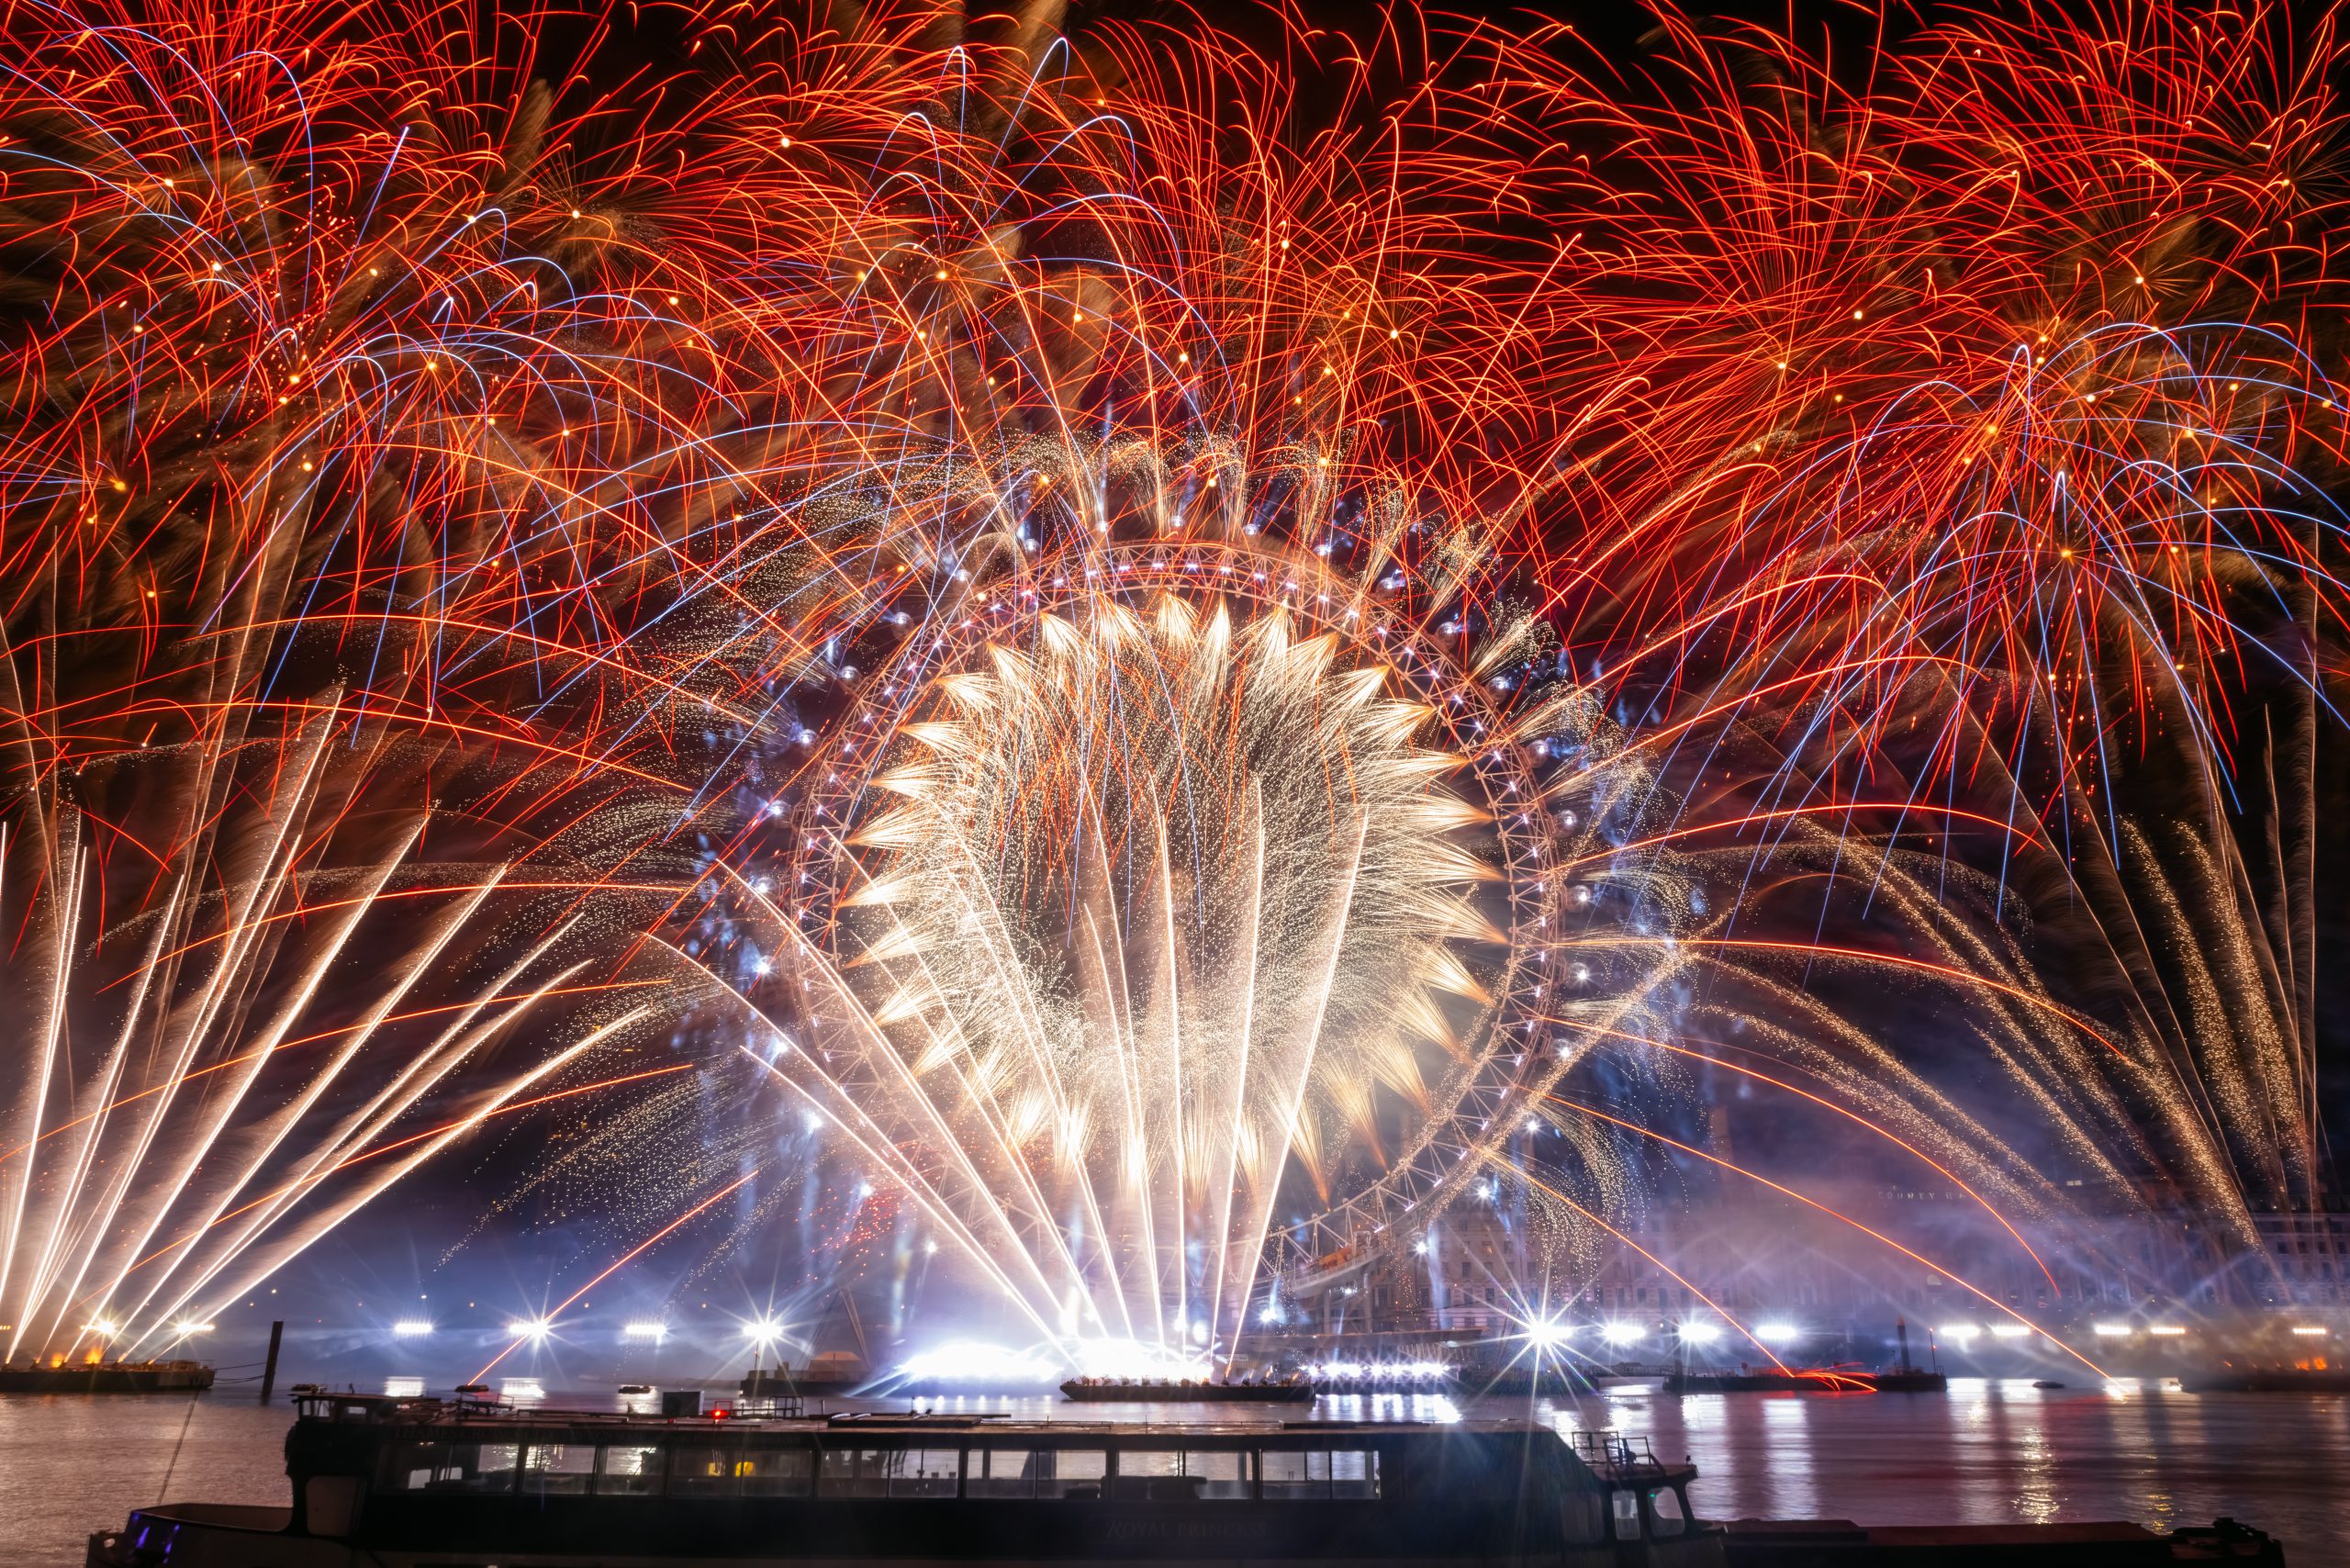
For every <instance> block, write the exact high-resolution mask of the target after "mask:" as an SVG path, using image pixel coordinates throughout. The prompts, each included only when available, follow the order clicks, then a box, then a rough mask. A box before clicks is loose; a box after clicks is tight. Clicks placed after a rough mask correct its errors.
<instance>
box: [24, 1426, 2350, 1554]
mask: <svg viewBox="0 0 2350 1568" xmlns="http://www.w3.org/2000/svg"><path fill="white" fill-rule="evenodd" d="M435 1392H441V1393H446V1392H447V1391H446V1390H445V1389H436V1390H435ZM623 1397H625V1398H626V1399H627V1401H628V1405H629V1407H631V1408H640V1407H642V1408H657V1395H655V1394H643V1395H628V1396H622V1395H620V1394H616V1393H615V1392H613V1390H612V1387H611V1385H610V1384H606V1385H605V1386H604V1387H603V1388H602V1389H599V1390H596V1391H592V1392H588V1393H572V1392H566V1391H560V1390H556V1391H550V1393H549V1394H548V1396H547V1399H546V1403H547V1404H548V1405H550V1406H556V1407H574V1408H585V1409H599V1410H610V1409H615V1408H619V1407H621V1401H622V1399H623ZM250 1401H251V1395H250V1394H237V1393H233V1392H227V1391H216V1392H215V1393H214V1394H207V1395H206V1396H204V1397H202V1398H199V1399H197V1400H196V1401H194V1402H193V1406H191V1402H190V1401H188V1400H185V1399H183V1398H179V1397H176V1396H173V1395H163V1394H158V1395H154V1396H151V1397H139V1396H130V1395H126V1396H121V1397H117V1398H108V1399H77V1398H73V1397H65V1396H55V1395H50V1396H32V1397H25V1396H9V1397H6V1398H0V1541H5V1542H6V1543H7V1546H6V1551H5V1553H0V1555H5V1557H6V1563H7V1568H75V1565H78V1564H79V1563H80V1562H81V1561H82V1551H83V1541H84V1538H85V1536H86V1535H87V1534H88V1532H90V1531H91V1530H94V1529H101V1528H104V1527H106V1526H111V1525H118V1524H120V1523H121V1522H122V1520H123V1518H124V1516H125V1515H126V1514H127V1513H128V1512H129V1510H130V1509H131V1508H133V1507H137V1506H142V1505H145V1504H151V1503H153V1502H155V1501H156V1500H157V1493H158V1491H159V1489H161V1488H162V1481H163V1475H164V1473H165V1470H166V1467H167V1466H170V1467H172V1480H171V1483H170V1486H169V1492H170V1495H172V1496H173V1497H174V1498H182V1499H189V1500H202V1501H206V1502H220V1503H276V1504H281V1505H282V1504H283V1503H284V1502H285V1462H284V1460H283V1458H282V1448H281V1445H282V1443H283V1441H284V1439H285V1426H286V1423H287V1421H288V1420H289V1419H290V1418H291V1416H292V1413H291V1411H290V1410H288V1409H287V1407H286V1406H285V1405H284V1404H283V1403H280V1404H278V1405H276V1406H271V1407H269V1408H261V1407H257V1406H254V1405H253V1404H252V1403H251V1402H250ZM870 1403H872V1402H868V1401H834V1402H830V1404H831V1406H832V1407H834V1408H841V1407H844V1406H853V1405H869V1404H870ZM924 1403H925V1404H926V1405H927V1406H930V1407H931V1408H934V1409H940V1408H943V1409H948V1410H964V1411H978V1410H1007V1411H1010V1412H1011V1413H1013V1414H1014V1415H1016V1416H1018V1417H1024V1418H1029V1419H1050V1420H1061V1421H1104V1420H1108V1421H1135V1420H1141V1419H1146V1418H1155V1419H1158V1420H1160V1421H1166V1422H1170V1423H1179V1424H1197V1423H1203V1422H1229V1421H1247V1422H1264V1423H1275V1422H1279V1421H1281V1420H1284V1419H1295V1418H1297V1417H1300V1416H1302V1415H1304V1414H1306V1412H1305V1411H1304V1410H1303V1409H1301V1408H1300V1407H1298V1406H1215V1405H1174V1406H1149V1407H1146V1406H1116V1405H1088V1406H1071V1405H1068V1404H1064V1403H1063V1402H1061V1401H1060V1400H1059V1399H1057V1398H1055V1397H1052V1396H1049V1395H1031V1396H1027V1397H1024V1398H1016V1399H1005V1398H988V1397H984V1396H975V1395H961V1396H956V1397H951V1398H946V1399H934V1400H928V1401H925V1402H924ZM889 1407H890V1408H893V1409H903V1408H905V1407H906V1403H905V1402H903V1401H900V1402H895V1403H893V1404H891V1405H890V1406H889ZM1311 1414H1312V1415H1314V1416H1315V1417H1322V1418H1326V1419H1340V1420H1360V1419H1380V1420H1386V1419H1396V1418H1402V1419H1409V1420H1432V1421H1433V1420H1452V1419H1458V1418H1460V1417H1463V1416H1468V1417H1504V1418H1508V1417H1517V1418H1523V1417H1527V1416H1532V1417H1535V1418H1536V1419H1539V1420H1541V1421H1544V1422H1547V1423H1549V1424H1550V1425H1552V1426H1554V1427H1557V1428H1559V1429H1560V1430H1561V1431H1563V1432H1569V1433H1572V1432H1575V1431H1580V1430H1613V1431H1616V1432H1618V1433H1621V1434H1623V1435H1625V1436H1628V1437H1639V1438H1646V1439H1649V1441H1650V1442H1651V1444H1652V1445H1653V1447H1654V1448H1655V1450H1656V1451H1657V1452H1658V1453H1659V1454H1661V1455H1664V1456H1667V1457H1670V1458H1673V1459H1678V1458H1680V1457H1681V1456H1683V1455H1684V1454H1686V1455H1687V1456H1689V1457H1690V1458H1691V1459H1692V1460H1694V1461H1695V1462H1696V1465H1697V1467H1698V1473H1699V1476H1700V1479H1699V1481H1698V1483H1697V1486H1696V1490H1695V1502H1696V1504H1697V1506H1698V1507H1699V1509H1700V1511H1701V1512H1702V1513H1704V1514H1705V1515H1707V1517H1710V1518H1852V1519H1856V1520H1859V1521H1861V1522H1863V1523H1864V1524H1932V1523H1967V1524H1997V1523H2009V1522H2015V1521H2050V1520H2058V1519H2134V1520H2136V1521H2138V1522H2140V1523H2143V1524H2146V1525H2149V1526H2153V1527H2154V1528H2157V1529H2170V1528H2173V1527H2176V1526H2178V1525H2182V1524H2205V1523H2208V1522H2210V1520H2211V1519H2212V1518H2216V1517H2218V1516H2219V1515H2221V1514H2230V1515H2233V1516H2234V1517H2236V1518H2241V1519H2244V1520H2245V1521H2246V1522H2248V1523H2251V1524H2255V1525H2257V1526H2259V1527H2260V1528H2261V1529H2266V1530H2267V1531H2269V1532H2270V1533H2271V1534H2273V1535H2277V1536H2279V1537H2281V1538H2282V1539H2283V1540H2284V1541H2285V1543H2286V1550H2287V1553H2288V1561H2289V1562H2292V1563H2293V1564H2294V1568H2309V1565H2311V1564H2316V1563H2324V1562H2345V1561H2350V1510H2345V1509H2344V1508H2343V1506H2342V1503H2341V1496H2340V1492H2341V1485H2342V1478H2343V1477H2344V1476H2345V1475H2350V1396H2343V1395H2325V1394H2314V1395H2299V1394H2179V1393H2176V1392H2167V1391H2165V1390H2163V1389H2162V1388H2160V1387H2159V1386H2154V1387H2149V1388H2129V1387H2114V1388H2110V1389H2109V1387H2108V1386H2106V1385H2101V1384H2084V1385H2081V1386H2076V1387H2073V1388H2068V1389H2036V1388H2033V1387H2032V1386H2031V1384H2030V1383H2028V1382H2025V1381H2021V1380H1999V1381H1997V1382H1992V1381H1986V1380H1980V1379H1960V1380H1953V1383H1952V1389H1951V1392H1950V1394H1948V1395H1936V1394H1706V1395H1697V1396H1691V1397H1687V1398H1681V1399H1675V1398H1671V1397H1667V1396H1665V1395H1662V1394H1651V1393H1645V1392H1623V1391H1616V1392H1610V1393H1608V1394H1602V1395H1594V1396H1588V1397H1585V1398H1583V1399H1581V1400H1574V1399H1563V1398H1562V1399H1550V1398H1541V1399H1528V1398H1526V1397H1524V1396H1518V1397H1516V1398H1507V1399H1498V1398H1486V1399H1472V1398H1468V1397H1466V1396H1462V1397H1458V1398H1455V1397H1449V1396H1447V1395H1444V1394H1347V1395H1343V1396H1335V1397H1328V1398H1324V1399H1321V1400H1318V1401H1316V1402H1315V1406H1313V1409H1312V1411H1311ZM183 1422H185V1429H186V1439H185V1443H180V1442H179V1441H178V1439H179V1437H180V1433H181V1430H182V1424H183ZM175 1446H176V1447H177V1450H178V1452H177V1458H176V1461H174V1459H173V1450H174V1448H175Z"/></svg>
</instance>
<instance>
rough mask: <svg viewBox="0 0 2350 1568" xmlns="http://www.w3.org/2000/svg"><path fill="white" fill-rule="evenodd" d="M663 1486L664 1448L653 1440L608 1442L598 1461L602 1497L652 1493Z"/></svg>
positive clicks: (597, 1477)
mask: <svg viewBox="0 0 2350 1568" xmlns="http://www.w3.org/2000/svg"><path fill="white" fill-rule="evenodd" d="M660 1490H661V1450H660V1448H659V1447H658V1446H657V1445H655V1444H653V1443H607V1444H605V1445H604V1447H603V1449H602V1450H599V1458H598V1459H597V1462H596V1495H598V1496H599V1497H650V1496H652V1495H654V1494H655V1493H656V1492H658V1491H660Z"/></svg>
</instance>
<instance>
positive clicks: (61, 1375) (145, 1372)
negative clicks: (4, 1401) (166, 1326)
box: [0, 1361, 212, 1394]
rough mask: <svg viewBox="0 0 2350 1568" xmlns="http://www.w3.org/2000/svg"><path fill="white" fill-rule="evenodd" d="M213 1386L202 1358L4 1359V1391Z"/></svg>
mask: <svg viewBox="0 0 2350 1568" xmlns="http://www.w3.org/2000/svg"><path fill="white" fill-rule="evenodd" d="M211 1386H212V1369H211V1368H210V1367H208V1366H206V1365H205V1364H204V1363H203V1362H202V1361H82V1362H78V1363H74V1364H71V1365H64V1366H42V1365H40V1364H39V1363H38V1362H32V1363H26V1364H19V1365H17V1366H9V1365H7V1364H6V1363H0V1394H191V1393H194V1392H196V1390H198V1389H205V1388H210V1387H211Z"/></svg>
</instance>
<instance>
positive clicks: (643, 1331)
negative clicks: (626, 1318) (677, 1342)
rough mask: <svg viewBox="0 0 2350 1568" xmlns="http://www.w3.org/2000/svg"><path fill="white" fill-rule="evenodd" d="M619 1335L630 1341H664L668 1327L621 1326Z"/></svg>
mask: <svg viewBox="0 0 2350 1568" xmlns="http://www.w3.org/2000/svg"><path fill="white" fill-rule="evenodd" d="M621 1335H622V1336H623V1337H624V1338H631V1339H666V1338H668V1337H669V1326H668V1325H667V1324H666V1323H631V1324H627V1325H625V1326H623V1327H621Z"/></svg>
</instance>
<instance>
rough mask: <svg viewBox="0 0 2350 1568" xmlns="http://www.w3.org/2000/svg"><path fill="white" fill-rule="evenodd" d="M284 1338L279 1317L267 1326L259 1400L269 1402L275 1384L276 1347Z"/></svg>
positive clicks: (283, 1323)
mask: <svg viewBox="0 0 2350 1568" xmlns="http://www.w3.org/2000/svg"><path fill="white" fill-rule="evenodd" d="M284 1342H285V1319H284V1318H282V1317H281V1318H279V1319H278V1320H277V1321H276V1322H274V1323H273V1324H271V1325H270V1326H269V1360H268V1361H265V1362H264V1363H263V1365H262V1369H261V1402H262V1403H263V1405H266V1404H268V1403H269V1395H270V1391H271V1390H273V1389H274V1388H275V1387H276V1386H277V1347H278V1346H279V1345H281V1344H283V1343H284Z"/></svg>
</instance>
